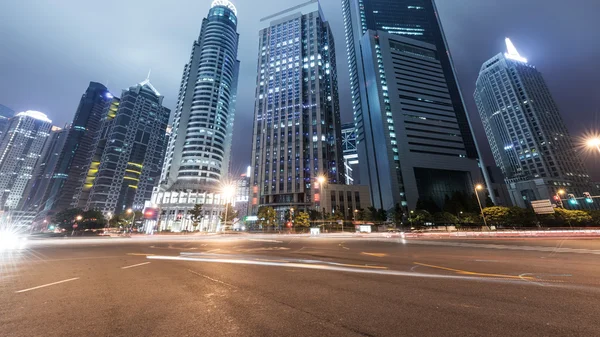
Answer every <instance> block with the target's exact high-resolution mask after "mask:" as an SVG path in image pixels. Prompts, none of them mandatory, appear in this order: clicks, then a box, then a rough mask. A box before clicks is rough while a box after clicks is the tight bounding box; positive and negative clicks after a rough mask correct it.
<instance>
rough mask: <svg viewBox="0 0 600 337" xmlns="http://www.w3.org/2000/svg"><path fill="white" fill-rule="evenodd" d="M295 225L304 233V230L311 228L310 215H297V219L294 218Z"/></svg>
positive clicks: (303, 213)
mask: <svg viewBox="0 0 600 337" xmlns="http://www.w3.org/2000/svg"><path fill="white" fill-rule="evenodd" d="M294 225H295V226H296V227H298V228H302V230H303V231H304V228H308V227H310V219H309V215H308V213H306V212H298V213H297V214H296V217H295V218H294Z"/></svg>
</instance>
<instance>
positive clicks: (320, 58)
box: [250, 0, 344, 214]
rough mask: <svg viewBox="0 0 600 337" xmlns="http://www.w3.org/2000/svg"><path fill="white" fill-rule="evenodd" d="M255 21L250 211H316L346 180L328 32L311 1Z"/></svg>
mask: <svg viewBox="0 0 600 337" xmlns="http://www.w3.org/2000/svg"><path fill="white" fill-rule="evenodd" d="M260 22H261V26H262V27H261V30H260V33H259V49H258V68H257V69H258V74H257V79H256V86H257V88H256V103H255V110H254V111H255V114H254V116H255V121H254V132H253V136H252V138H253V139H252V172H251V173H252V174H251V178H250V179H251V192H250V193H251V196H250V199H251V213H252V214H256V213H257V210H258V208H259V207H260V206H271V207H274V208H275V209H276V210H277V211H279V212H280V213H283V212H284V211H285V210H287V209H289V208H291V207H294V208H295V209H306V208H311V207H313V206H318V203H319V200H320V194H321V193H319V185H321V184H318V183H317V180H318V177H321V180H324V181H325V182H326V183H329V184H338V183H343V182H344V164H343V157H342V150H341V142H340V140H341V126H340V107H339V99H338V92H337V72H336V61H335V44H334V40H333V35H332V33H331V29H330V27H329V23H328V22H327V21H326V20H325V17H324V16H323V13H322V11H321V8H320V6H319V3H318V1H316V0H313V1H309V2H306V3H303V4H301V5H298V6H295V7H292V8H289V9H287V10H284V11H282V12H279V13H276V14H273V15H271V16H268V17H266V18H264V19H262V20H261V21H260Z"/></svg>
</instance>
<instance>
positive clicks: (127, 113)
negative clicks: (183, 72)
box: [79, 79, 171, 215]
mask: <svg viewBox="0 0 600 337" xmlns="http://www.w3.org/2000/svg"><path fill="white" fill-rule="evenodd" d="M162 101H163V96H161V94H160V93H159V92H158V91H157V90H156V88H154V86H153V85H152V84H151V83H150V80H148V79H146V80H145V81H143V82H141V83H139V84H138V85H136V86H133V87H131V88H129V89H128V90H123V94H122V96H121V98H120V99H116V98H115V99H113V103H112V106H111V108H109V112H108V114H107V116H106V119H105V120H104V122H103V124H102V129H101V131H100V137H99V140H98V146H97V148H96V153H95V155H94V158H93V160H92V163H91V165H90V168H89V170H88V174H87V176H86V179H85V183H84V186H83V188H82V197H81V199H80V202H79V204H80V206H81V207H84V208H85V209H94V210H98V211H101V212H103V213H104V214H105V215H108V214H109V213H110V214H118V213H122V212H124V211H126V210H127V209H129V208H132V209H134V210H142V209H143V208H144V202H145V201H146V200H150V198H151V196H152V189H153V188H154V187H155V186H157V185H158V182H159V179H160V173H161V168H162V164H163V159H164V155H165V148H166V130H167V123H168V121H169V114H170V112H171V111H170V110H169V109H167V108H165V107H163V106H162ZM117 102H118V104H117ZM116 106H118V108H117V110H116V111H115V110H114V109H113V107H116ZM88 191H89V192H88ZM83 194H88V196H87V197H83Z"/></svg>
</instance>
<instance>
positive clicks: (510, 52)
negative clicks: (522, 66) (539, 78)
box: [504, 38, 527, 63]
mask: <svg viewBox="0 0 600 337" xmlns="http://www.w3.org/2000/svg"><path fill="white" fill-rule="evenodd" d="M504 42H506V51H507V52H506V53H504V56H505V57H506V58H509V59H511V60H515V61H519V62H523V63H527V59H526V58H524V57H522V56H521V55H520V54H519V52H518V51H517V48H516V47H515V45H514V44H513V43H512V41H511V40H510V39H509V38H506V39H504Z"/></svg>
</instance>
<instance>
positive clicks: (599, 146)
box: [586, 137, 600, 152]
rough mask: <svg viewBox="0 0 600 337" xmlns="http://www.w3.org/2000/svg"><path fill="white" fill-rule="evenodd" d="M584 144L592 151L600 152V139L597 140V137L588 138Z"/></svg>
mask: <svg viewBox="0 0 600 337" xmlns="http://www.w3.org/2000/svg"><path fill="white" fill-rule="evenodd" d="M586 144H587V146H588V147H590V148H592V149H596V150H598V152H600V138H598V137H594V138H589V139H588V140H587V141H586Z"/></svg>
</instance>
